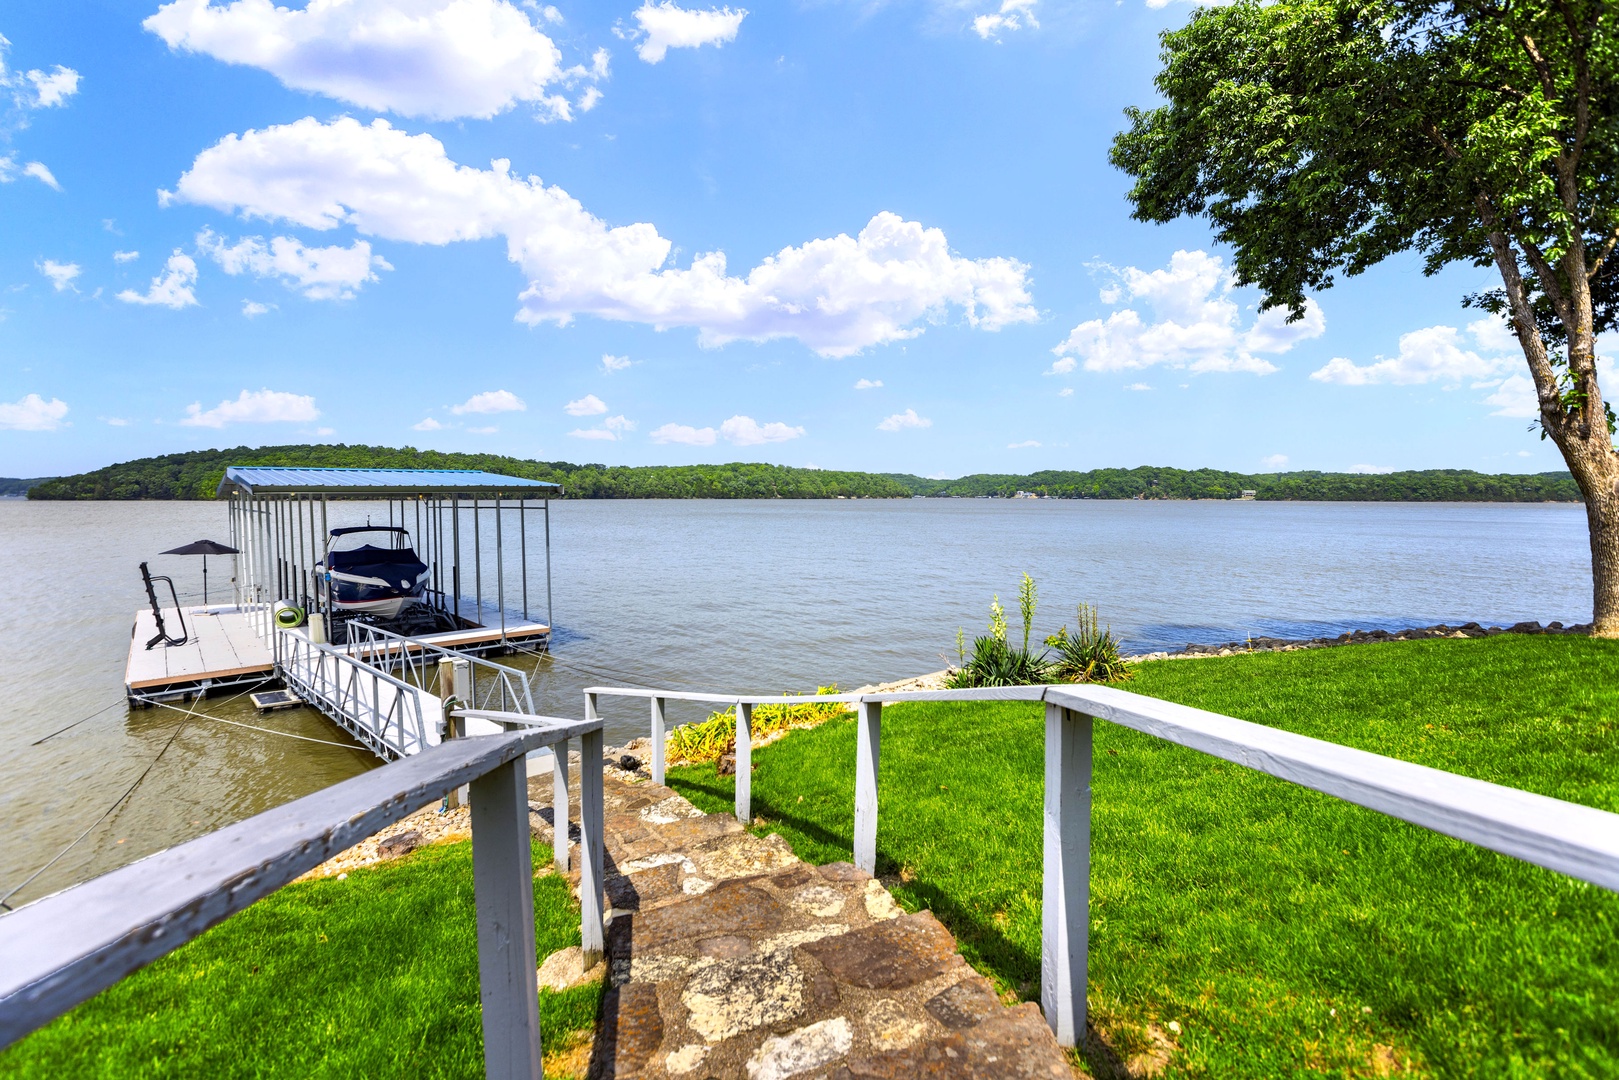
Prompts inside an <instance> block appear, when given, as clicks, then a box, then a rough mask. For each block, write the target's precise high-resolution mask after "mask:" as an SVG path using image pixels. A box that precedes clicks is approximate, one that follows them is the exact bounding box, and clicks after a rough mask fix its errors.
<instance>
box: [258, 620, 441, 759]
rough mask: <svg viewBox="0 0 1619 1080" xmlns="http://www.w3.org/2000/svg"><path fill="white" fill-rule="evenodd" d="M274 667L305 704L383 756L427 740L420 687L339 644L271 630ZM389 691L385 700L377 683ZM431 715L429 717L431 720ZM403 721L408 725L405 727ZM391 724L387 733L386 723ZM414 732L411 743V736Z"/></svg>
mask: <svg viewBox="0 0 1619 1080" xmlns="http://www.w3.org/2000/svg"><path fill="white" fill-rule="evenodd" d="M274 640H275V646H276V657H275V658H276V667H277V669H278V670H279V671H280V672H281V676H282V678H284V679H286V680H287V682H289V683H291V684H293V686H294V687H295V688H296V689H297V690H299V691H300V692H301V696H303V697H304V698H305V700H306V701H308V702H309V704H311V705H314V706H315V707H316V708H317V709H319V710H320V711H321V712H323V713H325V714H326V715H327V716H330V717H331V718H332V719H333V720H335V721H337V723H338V724H339V725H340V726H341V727H343V728H344V730H346V731H348V732H349V733H350V734H351V735H353V736H354V737H355V738H357V739H359V740H360V741H361V742H363V743H365V744H366V746H367V747H369V748H370V749H371V750H372V751H374V752H375V753H377V754H379V755H381V756H382V757H384V758H398V757H406V756H408V755H410V754H412V753H416V752H418V751H420V750H423V749H425V748H426V747H427V746H428V731H427V722H426V718H425V717H424V716H423V715H422V701H421V695H422V694H423V693H425V691H424V690H423V689H422V688H421V687H419V686H412V685H411V684H410V683H408V682H406V681H405V680H403V679H400V678H397V677H395V676H393V675H390V674H388V673H387V672H386V671H383V670H381V669H380V668H376V667H373V666H372V665H370V664H367V663H364V662H362V661H360V660H358V659H356V658H355V657H353V656H350V655H349V654H348V653H346V652H344V651H343V650H342V649H338V648H335V647H333V646H331V645H317V644H316V643H315V642H313V641H310V640H309V639H308V638H306V637H304V636H303V635H301V634H297V633H294V632H292V631H290V630H282V631H279V632H278V633H276V635H275V639H274ZM384 685H386V686H389V687H392V688H393V690H394V693H393V694H392V695H391V700H390V701H388V703H387V704H386V706H385V705H384V704H383V700H382V697H383V695H382V689H381V688H382V686H384ZM437 719H438V718H437V717H435V718H434V720H435V722H436V721H437ZM407 724H408V725H409V730H408V731H407V730H406V727H407ZM390 726H391V727H392V728H393V735H392V736H391V737H390V735H389V728H390ZM412 737H414V743H412V741H411V738H412Z"/></svg>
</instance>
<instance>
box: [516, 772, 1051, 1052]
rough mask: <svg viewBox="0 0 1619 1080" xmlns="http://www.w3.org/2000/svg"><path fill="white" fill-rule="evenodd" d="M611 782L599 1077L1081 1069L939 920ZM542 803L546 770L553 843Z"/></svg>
mask: <svg viewBox="0 0 1619 1080" xmlns="http://www.w3.org/2000/svg"><path fill="white" fill-rule="evenodd" d="M604 788H605V796H604V798H605V820H604V833H605V840H606V849H607V854H606V860H605V862H606V864H607V877H606V881H605V886H606V894H607V904H608V912H607V914H608V922H607V960H606V964H607V971H606V976H607V980H608V989H607V992H606V995H605V999H604V1003H603V1009H602V1019H601V1024H600V1027H599V1029H598V1031H597V1035H596V1040H595V1046H594V1048H593V1053H592V1055H591V1065H590V1074H589V1075H590V1076H591V1077H595V1078H603V1080H605V1078H609V1077H614V1078H628V1077H637V1078H642V1080H711V1078H712V1080H730V1078H733V1077H734V1078H737V1080H786V1078H788V1077H792V1078H802V1080H857V1078H858V1080H865V1078H879V1077H905V1078H907V1080H911V1078H922V1077H929V1078H954V1077H963V1078H965V1077H996V1078H1005V1080H1021V1078H1026V1077H1028V1078H1032V1077H1047V1078H1064V1080H1066V1078H1070V1077H1073V1076H1074V1075H1076V1073H1075V1071H1074V1069H1073V1068H1072V1067H1071V1066H1070V1065H1069V1064H1068V1060H1067V1056H1066V1055H1065V1054H1064V1053H1063V1051H1062V1050H1061V1049H1060V1048H1059V1047H1058V1046H1057V1043H1056V1040H1055V1039H1054V1038H1053V1037H1052V1035H1051V1030H1050V1029H1049V1028H1048V1027H1047V1026H1046V1023H1045V1019H1044V1018H1043V1017H1042V1016H1041V1014H1040V1010H1039V1007H1038V1006H1036V1005H1034V1004H1029V1003H1025V1004H1021V1005H1017V1006H1013V1007H1008V1006H1006V1005H1005V1004H1003V1003H1002V1002H1001V1000H1000V999H999V998H998V997H997V996H996V994H995V992H994V989H993V988H992V987H991V985H990V983H989V981H988V980H987V979H985V978H983V977H982V976H980V975H978V974H977V973H976V972H974V971H973V970H972V969H971V968H970V967H968V966H967V964H966V962H965V961H964V960H962V959H961V957H960V956H959V955H957V953H956V942H955V938H954V937H953V936H952V935H951V934H950V932H949V931H948V930H946V929H945V928H944V926H942V925H941V924H940V923H939V921H938V920H937V919H935V918H934V917H933V915H932V914H931V913H929V912H926V911H922V912H917V913H915V914H906V913H905V912H903V911H902V910H901V909H900V908H899V906H898V905H897V904H895V903H894V899H893V897H892V896H890V895H889V893H888V890H887V889H885V888H883V886H882V883H881V882H879V881H876V880H874V879H873V878H872V877H871V876H870V875H868V874H866V873H865V872H864V871H862V870H859V869H857V868H856V867H854V866H853V865H851V864H849V863H832V864H830V865H827V866H820V867H816V866H810V865H808V864H807V863H804V862H802V861H800V860H799V859H798V858H797V857H796V856H795V855H793V853H792V850H791V849H790V848H789V847H788V846H787V843H786V842H785V841H784V840H782V839H781V837H779V836H775V835H772V836H769V837H766V838H764V839H761V838H759V837H756V836H754V835H752V834H751V833H749V832H748V831H747V830H745V829H743V828H742V826H741V825H740V824H739V823H738V822H737V820H736V819H735V818H734V817H732V816H731V815H729V814H703V813H702V812H701V811H699V810H697V809H696V808H695V807H694V806H692V805H691V804H690V803H689V802H687V801H686V800H685V799H683V798H681V797H680V796H679V795H677V794H676V793H675V792H673V791H671V790H670V789H669V788H667V787H661V786H659V785H656V784H653V783H651V782H650V781H648V780H646V779H644V778H642V777H639V776H635V775H633V774H630V773H627V772H624V771H621V770H619V769H616V768H610V769H608V770H607V780H606V782H605V785H604ZM550 793H551V778H550V777H549V776H540V777H536V778H535V779H534V780H532V781H531V782H530V785H529V797H530V800H531V805H532V806H533V807H534V808H535V809H536V811H537V816H538V819H539V820H542V821H544V822H545V824H544V825H543V826H541V829H540V833H541V837H542V839H544V840H545V841H547V842H549V841H550V836H551V833H550V825H551V820H552V818H551V807H550V802H551V794H550ZM571 805H573V806H575V807H577V805H578V803H577V801H573V802H572V803H571ZM570 832H572V833H573V835H574V836H575V838H577V831H576V829H574V830H570ZM575 882H576V884H577V873H575ZM552 966H553V968H556V967H560V966H561V965H560V963H559V964H553V965H552ZM548 974H553V973H550V972H548ZM553 977H554V974H553ZM575 977H577V976H575Z"/></svg>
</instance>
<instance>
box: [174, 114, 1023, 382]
mask: <svg viewBox="0 0 1619 1080" xmlns="http://www.w3.org/2000/svg"><path fill="white" fill-rule="evenodd" d="M160 198H161V201H162V202H164V203H165V204H166V203H169V202H173V201H183V202H190V203H196V204H199V205H204V206H211V207H214V208H216V209H219V210H221V211H225V212H236V211H239V212H240V213H242V214H243V215H244V216H247V217H259V218H265V219H272V220H282V221H287V222H291V223H293V224H295V225H300V226H303V227H305V228H311V229H321V230H324V229H331V228H335V227H337V226H338V225H341V224H350V225H353V226H354V227H355V228H356V229H357V230H358V231H360V232H361V233H363V234H366V235H370V236H376V237H382V238H385V239H389V240H397V241H404V242H409V243H419V244H447V243H451V242H453V241H458V240H478V239H487V238H491V237H495V236H504V237H505V238H506V244H507V255H508V258H510V259H511V261H513V262H514V263H517V264H518V265H519V266H520V267H522V268H523V270H524V271H525V273H526V274H527V276H528V278H529V283H528V286H527V288H526V289H524V290H523V292H522V294H521V296H520V297H519V300H520V310H519V312H518V316H517V317H518V318H519V319H521V320H522V321H524V322H527V323H530V324H536V323H542V322H553V323H556V324H557V325H559V326H562V325H567V324H568V323H569V322H571V321H572V320H573V318H574V317H575V316H577V315H594V316H597V317H599V318H604V319H613V320H620V321H626V322H638V323H646V324H650V325H652V326H654V327H656V328H659V329H664V328H667V327H674V326H691V327H696V328H697V329H698V330H699V332H700V333H699V339H698V340H699V342H700V343H701V344H703V345H705V346H717V345H723V344H725V343H727V342H730V341H735V340H738V339H744V340H749V341H767V340H771V339H775V338H783V337H796V338H798V339H799V340H800V341H802V342H803V343H804V344H805V345H807V346H809V347H810V348H811V349H813V350H815V351H816V352H817V353H820V354H821V355H823V356H847V355H850V354H853V353H857V352H859V351H860V350H862V349H865V348H868V347H870V346H873V345H879V344H883V343H885V342H891V341H901V340H905V339H907V338H911V337H915V336H917V335H918V334H920V333H921V332H922V329H921V328H920V327H917V326H915V325H914V324H915V323H917V322H918V321H919V320H922V319H924V318H926V319H928V320H930V321H939V320H940V319H942V317H943V316H944V314H945V313H946V312H947V311H948V310H949V309H950V308H952V307H955V308H959V309H960V310H961V311H962V312H963V314H964V316H965V318H966V321H967V322H968V324H969V325H971V326H974V327H977V328H980V329H984V330H998V329H1000V328H1001V327H1003V326H1006V325H1008V324H1011V323H1020V322H1029V321H1032V320H1034V319H1036V318H1037V317H1038V313H1037V312H1036V311H1035V309H1034V307H1033V305H1032V304H1031V303H1030V298H1029V293H1028V268H1027V267H1026V266H1025V265H1024V264H1022V263H1020V262H1018V261H1016V260H1015V259H1008V258H986V259H967V258H962V257H960V256H957V255H955V254H953V253H952V252H951V251H950V246H949V243H948V241H947V240H946V239H945V235H944V233H943V232H942V231H940V230H939V229H928V228H924V227H923V226H922V225H921V224H920V223H918V222H914V221H905V220H903V219H901V218H900V217H899V216H898V215H896V214H892V213H887V212H883V213H879V214H877V215H876V216H875V217H873V218H872V219H871V220H870V222H868V223H867V225H866V226H865V228H863V229H862V230H861V231H860V233H859V235H858V236H855V237H850V236H848V235H846V234H844V235H839V236H835V237H832V238H830V239H820V240H811V241H809V242H807V243H805V244H803V245H802V246H800V247H788V248H784V249H782V250H781V251H779V252H777V253H776V254H775V255H773V256H771V257H769V258H767V259H766V260H764V261H763V262H762V263H760V264H759V265H758V266H756V267H754V268H753V269H752V270H750V271H749V272H748V273H747V274H746V276H743V277H735V276H731V275H729V274H728V273H727V266H726V259H725V255H724V254H723V253H721V252H709V253H707V254H701V255H698V256H697V257H696V259H695V260H694V261H693V262H692V264H691V266H690V267H688V268H685V269H681V268H678V267H675V266H672V265H666V264H667V263H669V260H670V255H671V252H672V247H673V245H672V244H671V243H670V241H669V240H666V239H665V238H663V237H662V236H660V235H658V231H657V229H656V228H654V227H653V226H652V225H650V224H646V223H639V224H634V225H625V226H619V227H617V228H609V227H608V225H607V224H606V223H605V222H603V221H602V220H601V219H599V218H597V217H594V216H593V215H591V214H590V213H589V212H587V211H586V210H585V208H584V207H583V206H581V205H580V204H579V202H578V201H577V200H575V199H574V198H572V197H571V196H569V195H568V194H567V193H566V192H564V191H562V190H561V189H560V188H557V187H554V186H553V187H546V186H545V185H544V184H543V183H542V182H541V181H540V180H539V179H538V178H537V177H532V176H531V177H526V178H525V177H518V176H515V175H513V174H512V172H511V170H510V164H509V162H506V161H504V160H497V161H495V162H493V163H492V166H491V168H489V169H474V168H469V167H467V166H463V165H458V164H456V163H455V162H453V161H451V160H450V159H449V157H448V156H447V155H446V154H445V151H444V146H443V144H442V143H440V142H439V141H438V140H437V139H435V138H433V137H432V136H431V135H425V134H423V135H414V136H413V135H407V134H405V133H404V132H402V131H398V130H396V129H394V128H393V127H391V126H390V125H389V124H388V123H387V122H386V121H383V120H376V121H373V122H372V123H371V124H369V125H362V124H360V123H359V122H358V121H356V120H353V119H350V118H347V117H345V118H341V119H338V120H335V121H333V122H331V123H329V124H323V123H320V122H318V121H316V120H315V119H313V118H305V119H303V120H300V121H297V122H296V123H292V124H284V125H280V126H276V127H271V128H266V129H264V130H261V131H249V132H247V133H246V134H245V135H241V136H237V135H229V136H226V137H225V138H224V139H222V140H221V141H220V142H218V143H217V144H215V145H214V146H212V147H210V148H209V149H207V150H204V151H203V152H202V153H201V154H199V155H198V156H197V159H196V161H195V162H194V163H193V164H192V167H191V169H190V170H189V171H187V172H186V173H185V174H184V175H183V176H182V177H181V178H180V181H179V183H178V185H177V187H176V190H175V191H174V192H163V193H161V196H160Z"/></svg>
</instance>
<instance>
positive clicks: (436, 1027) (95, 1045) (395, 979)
mask: <svg viewBox="0 0 1619 1080" xmlns="http://www.w3.org/2000/svg"><path fill="white" fill-rule="evenodd" d="M550 857H551V852H550V848H549V847H545V848H536V849H535V854H534V859H535V865H536V866H544V865H545V864H546V863H547V862H548V861H549V860H550ZM534 907H535V930H536V937H537V939H538V943H539V953H540V956H542V957H544V956H545V955H547V954H548V953H550V952H552V951H554V950H556V949H560V948H564V947H566V946H568V945H577V944H578V943H579V908H578V905H577V904H575V903H574V902H573V900H572V898H571V897H570V896H569V894H568V888H567V884H566V882H564V881H563V880H562V879H561V878H559V877H557V876H554V875H553V876H549V877H544V878H540V879H537V880H536V881H535V882H534ZM598 993H599V986H598V987H586V988H581V989H578V990H570V991H568V992H566V993H562V994H552V993H551V992H549V991H542V992H541V994H540V1014H541V1017H540V1018H541V1030H542V1032H543V1033H544V1037H545V1039H546V1040H547V1044H546V1045H547V1050H551V1049H552V1048H553V1047H557V1048H560V1047H561V1046H563V1045H564V1044H566V1042H567V1041H568V1039H567V1036H568V1034H569V1033H571V1032H576V1031H578V1030H579V1029H588V1028H590V1027H591V1026H592V1025H593V1024H594V1023H595V1015H596V1006H597V995H598ZM0 1076H5V1077H41V1078H50V1080H62V1078H68V1077H97V1078H101V1077H136V1076H138V1077H206V1078H209V1080H213V1078H216V1077H288V1078H305V1077H361V1076H363V1077H408V1078H416V1077H469V1078H470V1077H481V1076H483V1034H482V1030H481V1028H480V1021H479V1010H478V955H477V925H476V922H475V915H474V911H473V903H472V847H471V845H470V844H469V843H467V842H464V841H463V842H461V843H457V844H444V845H435V846H433V847H428V848H424V849H422V850H420V851H418V852H416V853H414V854H412V855H410V856H409V857H407V858H405V859H403V860H401V861H399V862H397V863H390V864H387V865H385V866H382V867H377V868H372V869H365V870H358V871H355V872H353V873H350V874H349V876H348V878H347V880H344V881H337V880H336V879H327V880H324V881H315V882H306V883H302V884H296V885H290V886H288V887H287V888H285V889H282V890H281V891H280V892H277V893H275V894H273V895H271V896H269V897H267V898H266V899H264V900H261V901H259V902H258V903H257V904H254V905H253V906H252V907H250V908H248V909H247V910H246V911H244V912H241V913H240V914H238V915H236V916H234V917H232V918H231V919H229V920H228V921H226V922H225V923H223V924H222V925H220V926H217V927H215V928H214V929H213V930H210V931H209V932H208V933H206V934H204V935H203V936H202V937H200V938H198V939H197V940H196V941H193V942H192V943H191V944H189V945H186V946H184V947H183V948H180V949H178V950H176V951H175V952H173V953H171V954H170V955H169V956H167V957H165V958H164V959H162V960H159V961H158V962H157V963H155V964H153V965H151V966H150V967H148V968H146V969H145V970H143V971H141V972H138V973H137V974H135V975H133V976H131V977H130V978H128V979H125V980H124V981H123V982H121V983H119V984H118V985H117V986H114V987H113V988H112V989H110V990H108V991H106V992H105V993H103V994H102V995H101V996H99V997H97V998H95V999H93V1000H91V1001H89V1002H87V1003H85V1004H84V1005H81V1006H80V1007H79V1008H77V1009H75V1010H74V1011H73V1012H71V1013H69V1014H68V1015H66V1016H64V1017H62V1018H61V1019H59V1020H57V1021H56V1022H55V1023H53V1024H51V1025H49V1026H48V1027H46V1028H44V1029H43V1030H41V1031H39V1032H36V1033H35V1034H33V1035H31V1036H29V1037H28V1038H27V1039H25V1040H23V1041H22V1042H21V1043H19V1044H17V1045H16V1046H13V1047H11V1048H10V1049H8V1050H6V1051H3V1052H0Z"/></svg>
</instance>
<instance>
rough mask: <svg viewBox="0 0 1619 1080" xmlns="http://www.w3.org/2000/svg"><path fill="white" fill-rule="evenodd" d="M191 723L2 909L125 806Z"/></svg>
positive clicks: (1, 899) (0, 900)
mask: <svg viewBox="0 0 1619 1080" xmlns="http://www.w3.org/2000/svg"><path fill="white" fill-rule="evenodd" d="M170 708H173V706H170ZM103 711H105V710H103ZM175 711H176V712H180V713H184V712H185V710H184V709H176V710H175ZM187 715H188V716H189V715H190V714H187ZM190 722H191V721H190V720H189V719H185V720H181V721H180V722H179V723H178V724H176V725H175V726H174V731H173V732H171V733H170V734H169V741H168V742H166V743H164V744H163V749H161V750H159V751H158V752H157V757H155V758H153V759H152V761H151V763H150V764H148V765H147V766H146V768H144V769H142V770H141V774H140V775H139V776H137V777H136V778H135V782H134V783H133V784H130V785H129V787H127V788H125V789H124V793H123V794H122V795H120V796H118V798H117V799H115V800H114V801H113V804H112V805H111V806H109V807H107V809H106V810H105V811H104V812H103V813H102V815H101V816H100V817H98V818H96V819H95V821H93V822H91V823H90V827H89V828H88V829H85V830H84V831H83V832H82V833H80V834H79V835H78V836H75V837H74V838H73V840H72V842H71V843H69V844H68V845H67V847H65V848H63V849H62V850H61V851H58V852H57V853H56V855H55V856H54V857H52V859H51V861H50V862H48V863H46V864H45V865H44V866H41V867H40V868H39V869H38V870H35V871H34V872H33V873H32V874H29V875H28V878H27V880H25V881H24V882H23V883H22V884H21V885H18V886H17V887H16V888H14V889H12V890H11V891H10V892H8V893H6V894H5V895H4V896H0V907H3V908H5V909H6V910H7V911H13V910H15V909H14V908H13V907H12V906H11V904H10V903H9V901H10V900H11V898H12V897H13V896H16V895H17V894H18V893H20V892H22V890H24V889H26V888H28V886H29V885H31V884H33V881H34V879H35V878H37V877H39V875H41V874H43V873H44V872H45V871H47V870H49V869H50V868H51V867H53V866H55V865H56V864H57V863H58V862H60V861H61V860H62V856H64V855H66V854H67V853H68V852H70V851H72V850H73V849H74V848H75V847H77V846H78V844H79V841H81V840H83V839H84V838H85V837H86V836H89V835H90V834H91V833H92V832H93V831H95V829H96V827H97V826H99V825H100V824H101V823H102V822H103V821H106V820H107V819H108V818H109V817H111V816H112V813H113V811H114V810H117V809H118V808H119V807H120V806H122V805H123V804H124V801H125V800H126V799H128V798H129V797H130V796H131V795H133V794H135V789H136V788H138V787H140V786H141V782H142V781H144V780H145V779H146V778H147V776H149V775H150V774H151V772H152V770H153V769H155V768H157V763H158V762H160V761H162V760H163V755H164V754H167V753H168V752H169V747H171V746H173V745H174V740H175V739H178V738H179V737H180V732H182V731H184V730H185V729H186V725H187V724H189V723H190Z"/></svg>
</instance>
